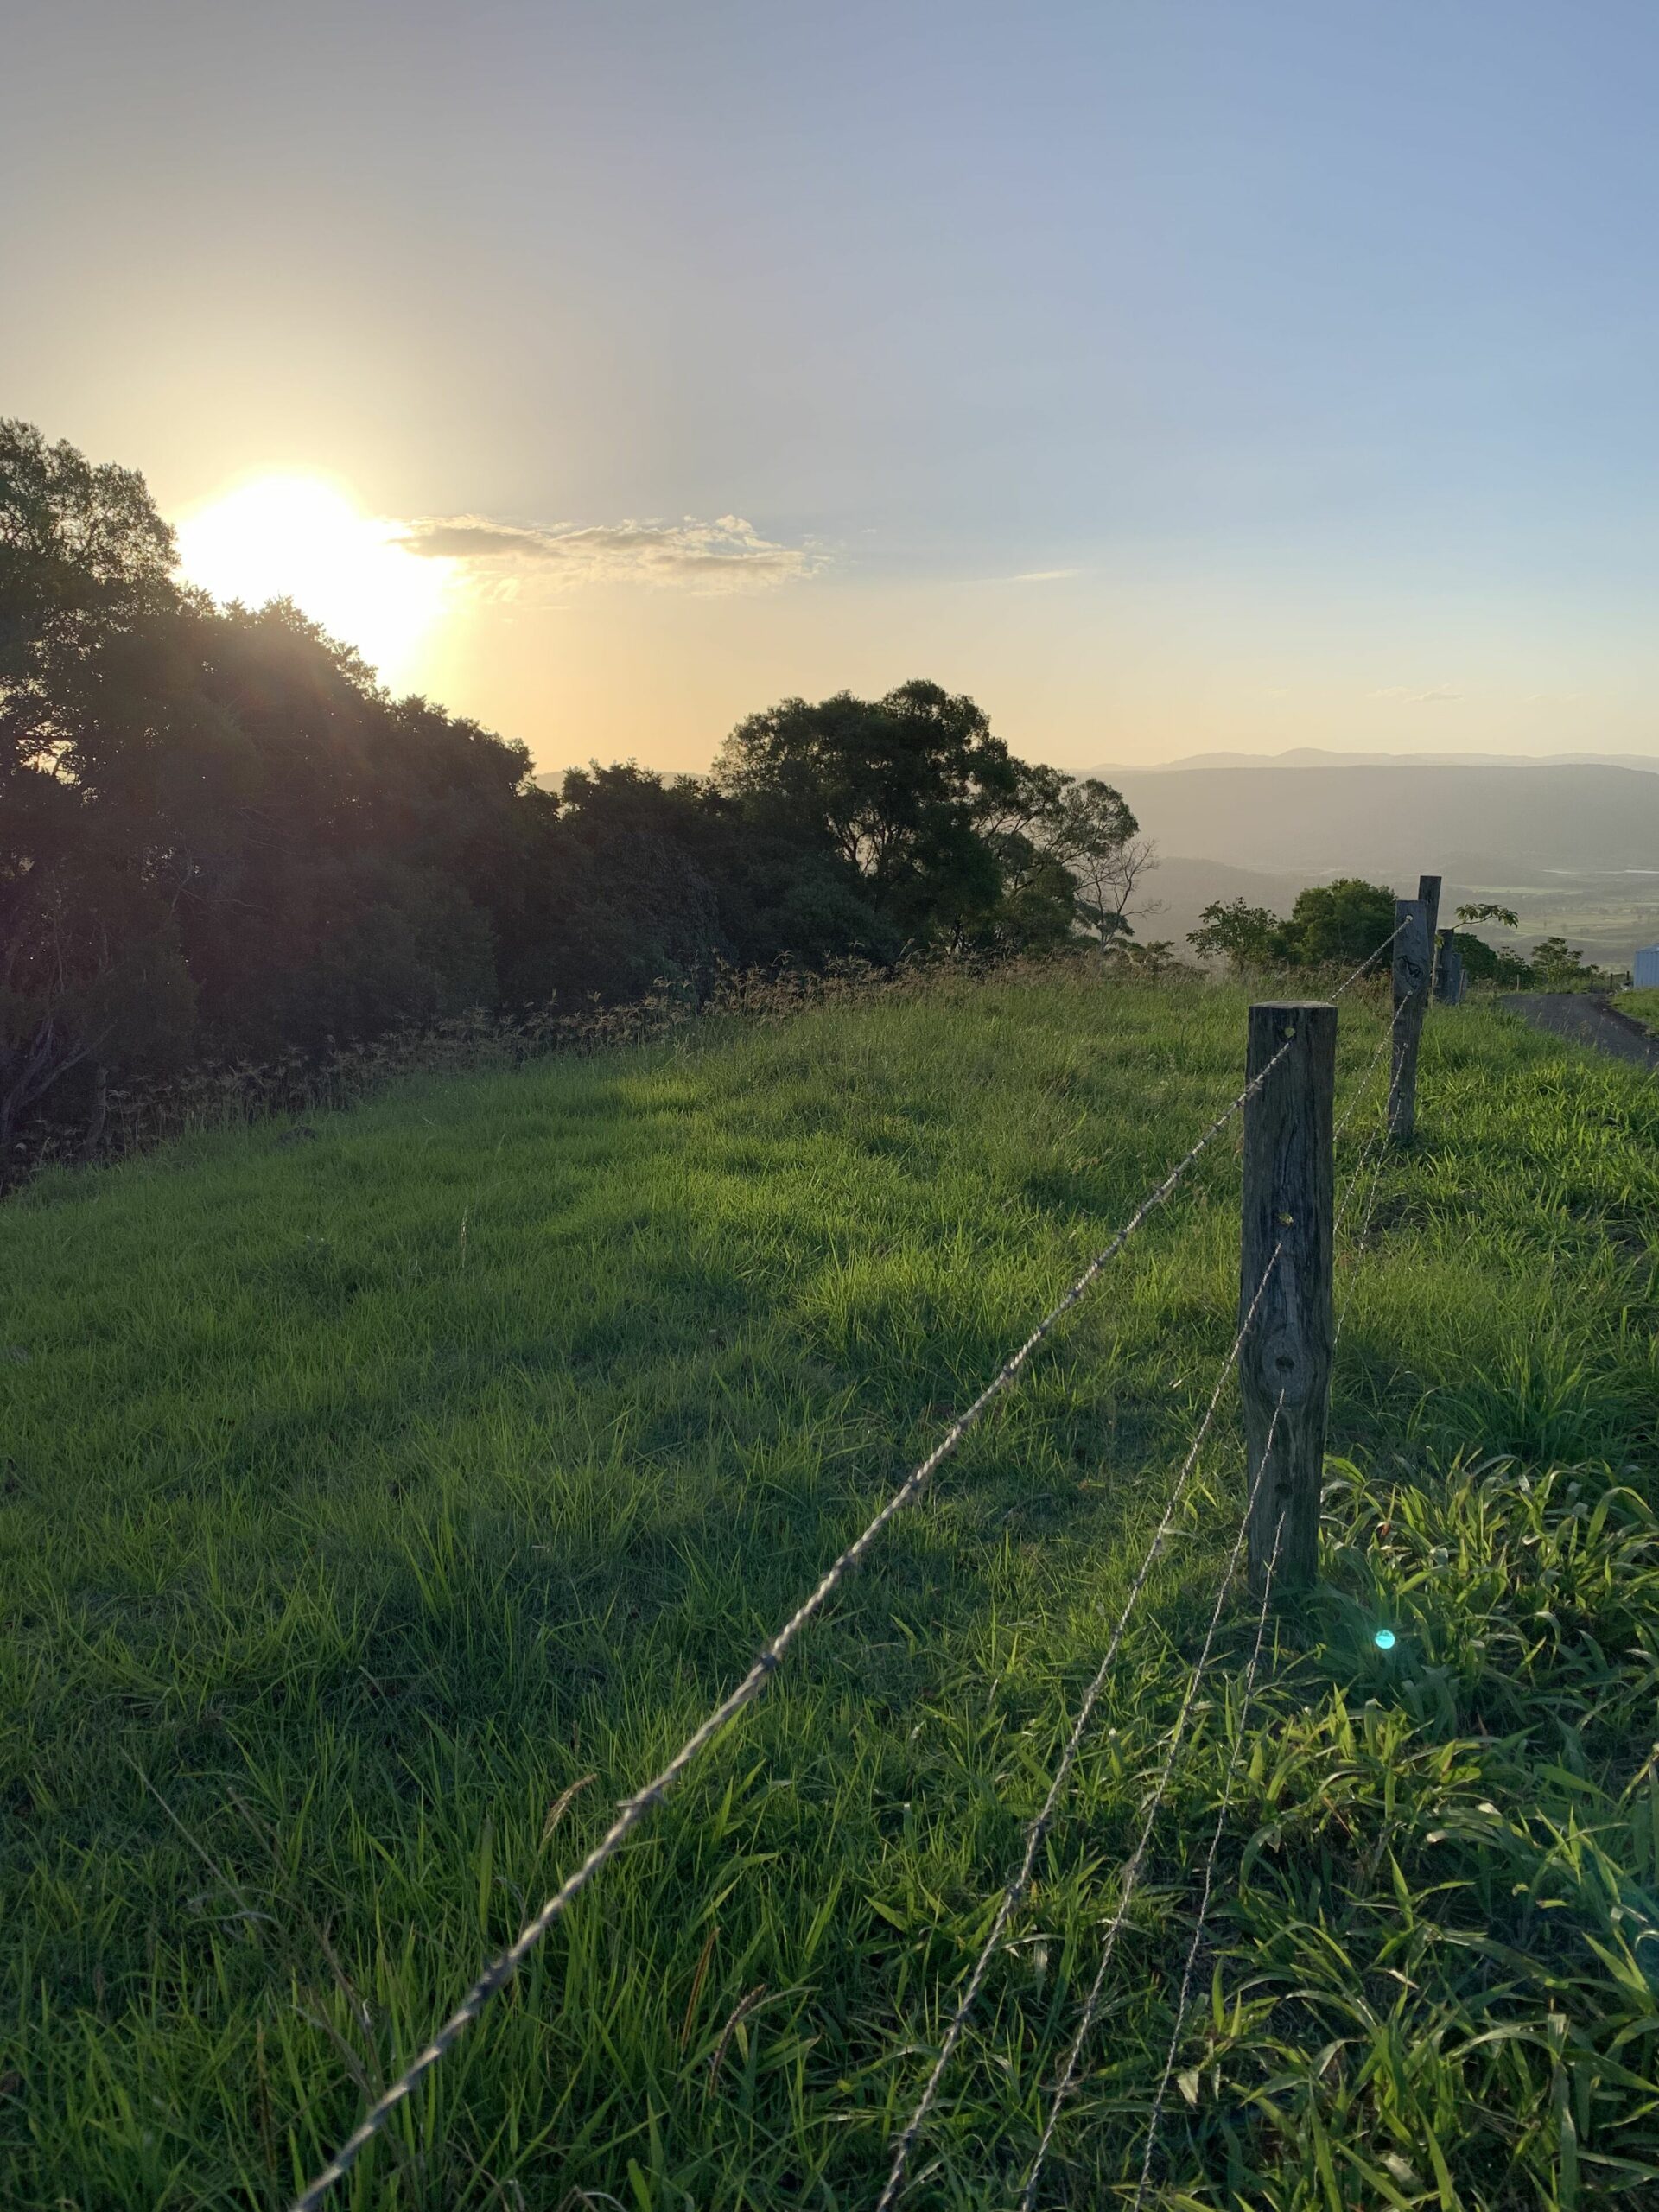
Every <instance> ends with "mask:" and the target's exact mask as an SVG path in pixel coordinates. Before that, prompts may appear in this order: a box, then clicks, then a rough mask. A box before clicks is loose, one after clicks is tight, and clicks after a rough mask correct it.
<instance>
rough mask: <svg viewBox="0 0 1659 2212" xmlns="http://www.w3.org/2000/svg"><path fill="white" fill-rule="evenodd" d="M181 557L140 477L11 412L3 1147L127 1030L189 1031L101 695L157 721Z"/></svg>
mask: <svg viewBox="0 0 1659 2212" xmlns="http://www.w3.org/2000/svg"><path fill="white" fill-rule="evenodd" d="M173 553H174V548H173V537H172V533H171V531H169V530H168V527H167V524H165V523H164V522H163V521H162V518H161V516H160V515H159V513H158V512H156V507H155V505H154V503H153V501H152V500H151V499H150V497H149V492H148V490H147V489H146V488H145V486H144V482H143V478H142V477H141V476H139V475H138V474H137V473H136V472H135V471H133V470H130V469H123V468H118V467H112V466H108V465H105V466H103V467H94V466H93V465H92V463H90V462H89V461H86V459H85V458H84V457H83V456H82V455H81V454H79V453H77V452H76V451H75V449H74V448H73V447H72V446H68V445H63V444H59V445H55V446H54V445H48V443H47V442H46V440H45V439H44V438H43V437H42V436H41V434H40V432H39V431H38V430H36V429H33V428H32V427H31V426H30V425H29V424H28V423H16V422H9V421H8V422H0V1144H6V1145H9V1144H10V1141H11V1140H12V1137H13V1135H14V1133H15V1131H16V1128H17V1126H18V1124H19V1122H21V1120H22V1118H23V1117H24V1116H27V1115H29V1114H30V1113H33V1112H36V1111H39V1110H41V1109H42V1107H43V1106H44V1104H45V1103H46V1102H47V1100H48V1097H49V1096H51V1095H52V1094H53V1093H54V1092H56V1091H58V1090H59V1089H60V1085H62V1084H64V1082H65V1080H66V1078H69V1077H73V1075H74V1074H75V1072H76V1071H78V1070H80V1069H82V1068H83V1067H89V1066H90V1065H91V1064H92V1063H93V1062H95V1061H97V1060H98V1059H99V1058H101V1057H102V1056H104V1055H105V1054H106V1053H108V1052H111V1051H112V1050H114V1049H116V1047H117V1046H118V1043H119V1041H120V1039H121V1038H122V1036H123V1034H125V1035H126V1038H127V1041H128V1044H129V1046H134V1045H135V1044H137V1043H139V1042H141V1041H143V1040H142V1039H139V1037H138V1036H137V1031H140V1030H145V1029H147V1031H148V1043H149V1045H150V1046H156V1044H158V1043H159V1041H160V1040H161V1039H166V1038H170V1037H175V1036H177V1035H178V1034H179V1033H181V1031H182V1030H184V1029H188V1002H189V998H190V993H189V990H188V977H187V976H185V974H184V972H183V967H182V961H181V955H180V952H179V948H178V945H177V940H176V933H175V931H174V929H173V925H172V918H171V916H170V914H169V912H168V908H167V906H166V904H165V901H164V900H163V899H162V898H161V897H160V895H159V894H158V893H157V892H156V887H155V886H154V885H153V884H152V883H151V882H150V881H149V878H148V876H147V874H146V872H145V870H144V868H143V865H142V861H139V860H137V857H136V856H135V855H134V854H133V853H132V852H131V850H130V846H129V842H128V841H127V840H126V838H125V837H124V835H123V833H122V828H121V825H120V823H119V822H118V819H117V817H116V812H115V810H113V809H112V808H111V806H110V805H108V804H105V795H104V793H103V791H102V790H101V788H100V781H99V765H100V737H101V735H102V733H103V731H104V728H105V722H106V721H107V719H108V717H107V716H101V715H100V714H99V702H105V703H106V704H108V703H110V702H115V701H117V700H118V701H119V702H120V709H121V711H120V714H119V716H118V719H120V720H121V721H124V723H125V725H126V727H127V728H128V731H129V735H130V739H132V740H134V741H137V742H140V743H142V742H143V741H145V739H146V738H147V737H148V734H149V731H150V730H151V728H152V727H153V722H154V716H153V715H152V714H151V712H150V711H149V709H150V703H151V702H150V700H149V696H148V694H149V689H150V688H151V687H150V685H149V683H148V682H147V680H146V679H147V678H153V677H157V676H158V675H159V676H161V677H162V679H163V681H165V677H166V676H167V674H168V673H169V671H167V670H166V667H165V661H166V655H165V652H164V650H161V648H160V639H161V633H162V632H164V629H165V626H166V624H167V623H168V620H170V618H171V617H172V616H173V614H174V613H175V610H176V608H177V607H178V606H179V604H180V603H181V602H180V597H179V594H178V593H177V592H176V591H175V588H174V587H173V585H172V583H171V582H170V581H169V576H168V571H169V570H170V569H171V567H172V564H173ZM141 994H142V998H144V999H147V1000H148V1001H149V1008H150V1016H149V1019H148V1020H147V1021H146V1020H145V1019H144V1018H143V1016H142V1015H141V1014H140V1010H139V1009H140V1005H141V1003H142V1000H141Z"/></svg>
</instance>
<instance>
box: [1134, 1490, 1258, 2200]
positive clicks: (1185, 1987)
mask: <svg viewBox="0 0 1659 2212" xmlns="http://www.w3.org/2000/svg"><path fill="white" fill-rule="evenodd" d="M1284 1533H1285V1522H1284V1516H1283V1515H1282V1514H1281V1516H1280V1518H1279V1525H1278V1527H1277V1528H1276V1529H1274V1535H1273V1550H1272V1552H1271V1553H1270V1554H1269V1555H1268V1571H1267V1573H1266V1576H1265V1577H1264V1579H1263V1583H1262V1610H1261V1611H1260V1612H1259V1613H1258V1614H1257V1616H1256V1622H1255V1643H1254V1644H1253V1645H1252V1646H1251V1649H1250V1659H1249V1666H1248V1667H1246V1669H1245V1670H1244V1688H1243V1695H1242V1696H1241V1698H1240V1700H1239V1707H1238V1726H1237V1729H1236V1733H1235V1735H1234V1738H1233V1750H1232V1756H1231V1758H1230V1759H1229V1760H1228V1762H1227V1778H1226V1780H1225V1782H1224V1784H1223V1785H1222V1792H1221V1805H1220V1808H1219V1809H1218V1810H1217V1814H1216V1825H1215V1829H1214V1832H1213V1833H1212V1834H1211V1838H1210V1852H1209V1856H1208V1857H1207V1858H1206V1859H1205V1862H1204V1887H1203V1889H1202V1891H1201V1892H1200V1894H1199V1897H1198V1916H1197V1918H1196V1919H1195V1920H1194V1921H1193V1923H1192V1940H1191V1942H1189V1943H1188V1944H1187V1947H1186V1963H1185V1966H1184V1967H1183V1968H1182V1969H1181V1993H1180V1996H1179V1999H1177V2001H1176V2005H1175V2024H1174V2026H1173V2028H1172V2029H1171V2030H1170V2035H1169V2048H1168V2050H1166V2052H1165V2053H1164V2071H1163V2076H1162V2078H1161V2080H1160V2082H1159V2084H1158V2094H1157V2095H1156V2096H1155V2097H1154V2099H1153V2103H1152V2115H1151V2117H1150V2119H1149V2120H1147V2147H1146V2151H1145V2152H1144V2154H1143V2156H1142V2158H1141V2178H1140V2180H1139V2181H1138V2182H1137V2183H1135V2202H1134V2204H1133V2206H1132V2207H1131V2208H1130V2212H1141V2206H1142V2205H1143V2204H1144V2203H1145V2202H1146V2196H1147V2187H1148V2185H1149V2184H1150V2183H1151V2180H1152V2158H1153V2152H1154V2150H1155V2149H1156V2148H1157V2144H1158V2129H1159V2126H1160V2122H1161V2121H1162V2119H1163V2112H1164V2100H1165V2099H1166V2097H1167V2096H1168V2094H1169V2082H1170V2076H1171V2075H1173V2073H1174V2071H1175V2061H1176V2058H1177V2057H1178V2056H1179V2052H1180V2047H1181V2038H1182V2037H1183V2036H1184V2035H1185V2032H1186V2023H1187V2016H1188V2014H1189V2012H1190V2011H1191V2009H1192V1975H1193V1972H1194V1970H1195V1968H1196V1967H1197V1965H1198V1949H1199V1947H1200V1945H1201V1944H1202V1942H1203V1941H1204V1930H1205V1923H1206V1921H1207V1920H1208V1919H1209V1916H1210V1900H1211V1897H1212V1896H1213V1895H1214V1893H1215V1883H1216V1859H1217V1856H1218V1854H1219V1853H1220V1850H1221V1839H1222V1835H1223V1833H1224V1830H1225V1828H1226V1826H1227V1815H1228V1814H1229V1812H1230V1810H1231V1809H1232V1802H1233V1785H1234V1783H1236V1781H1237V1779H1238V1770H1239V1765H1240V1763H1241V1761H1242V1759H1243V1754H1244V1745H1245V1740H1246V1738H1245V1731H1246V1728H1247V1726H1248V1724H1249V1717H1250V1706H1251V1703H1252V1701H1253V1700H1254V1699H1255V1677H1256V1672H1257V1669H1259V1668H1260V1666H1261V1663H1262V1642H1263V1640H1264V1638H1265V1637H1266V1635H1267V1628H1268V1605H1269V1604H1270V1603H1271V1601H1272V1598H1273V1578H1274V1572H1275V1570H1276V1569H1277V1567H1278V1565H1279V1547H1280V1545H1281V1542H1282V1541H1283V1538H1284Z"/></svg>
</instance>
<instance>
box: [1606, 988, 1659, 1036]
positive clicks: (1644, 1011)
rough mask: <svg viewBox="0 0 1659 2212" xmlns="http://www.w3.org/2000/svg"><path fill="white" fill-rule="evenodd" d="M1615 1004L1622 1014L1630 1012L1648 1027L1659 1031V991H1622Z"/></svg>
mask: <svg viewBox="0 0 1659 2212" xmlns="http://www.w3.org/2000/svg"><path fill="white" fill-rule="evenodd" d="M1613 1004H1614V1005H1615V1006H1616V1007H1618V1010H1619V1012H1620V1013H1621V1014H1630V1015H1631V1016H1632V1017H1633V1018H1634V1019H1635V1020H1637V1021H1639V1022H1642V1023H1643V1025H1644V1026H1645V1027H1647V1028H1648V1029H1649V1030H1651V1031H1654V1032H1656V1033H1659V991H1656V990H1640V991H1621V992H1620V993H1619V994H1618V997H1617V998H1616V999H1615V1000H1614V1001H1613Z"/></svg>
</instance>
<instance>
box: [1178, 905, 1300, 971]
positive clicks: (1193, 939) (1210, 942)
mask: <svg viewBox="0 0 1659 2212" xmlns="http://www.w3.org/2000/svg"><path fill="white" fill-rule="evenodd" d="M1283 927H1284V924H1283V922H1282V921H1281V918H1280V917H1279V916H1278V915H1277V914H1275V913H1274V912H1272V910H1271V909H1270V908H1268V907H1267V906H1251V905H1250V904H1249V900H1248V899H1228V900H1226V901H1225V902H1224V901H1223V900H1221V899H1212V900H1211V903H1210V905H1209V906H1206V907H1205V909H1204V912H1202V914H1200V916H1199V917H1198V928H1197V929H1195V930H1189V931H1187V933H1186V941H1187V943H1188V944H1190V945H1191V946H1192V950H1194V951H1195V952H1197V953H1198V954H1200V955H1201V956H1202V957H1204V958H1205V959H1224V960H1225V961H1226V962H1227V963H1229V965H1230V967H1231V968H1232V969H1234V970H1235V972H1236V973H1238V974H1241V975H1243V974H1245V973H1248V972H1249V970H1250V969H1255V968H1265V967H1267V966H1268V963H1270V962H1271V960H1272V959H1273V957H1274V947H1275V945H1276V944H1277V941H1278V937H1279V932H1280V931H1281V930H1282V929H1283Z"/></svg>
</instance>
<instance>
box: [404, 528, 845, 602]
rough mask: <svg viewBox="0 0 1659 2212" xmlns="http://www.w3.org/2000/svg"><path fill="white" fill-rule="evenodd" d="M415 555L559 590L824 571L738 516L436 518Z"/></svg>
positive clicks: (703, 583) (767, 580)
mask: <svg viewBox="0 0 1659 2212" xmlns="http://www.w3.org/2000/svg"><path fill="white" fill-rule="evenodd" d="M402 543H404V546H405V547H406V548H407V549H408V550H409V551H410V552H411V553H419V554H423V555H425V556H428V557H429V558H431V559H435V560H446V561H459V562H463V563H466V564H467V566H468V567H469V568H472V569H475V570H477V571H478V572H480V574H481V575H485V576H487V577H499V578H506V577H513V578H528V577H531V576H537V577H544V578H545V579H546V580H547V581H548V582H550V583H553V584H567V583H569V584H591V583H646V584H669V585H679V586H682V587H689V588H691V589H693V590H697V591H705V592H724V591H747V590H753V589H755V588H764V587H766V586H769V585H772V584H781V583H789V582H792V581H793V580H794V579H796V578H797V577H800V576H809V575H812V574H813V573H814V571H815V570H816V569H818V568H820V567H822V565H823V558H822V556H821V555H819V554H818V553H817V552H816V551H814V550H812V549H811V548H810V547H808V546H798V545H779V544H776V543H773V542H772V539H770V538H766V537H761V536H760V533H759V532H758V531H756V530H755V529H754V528H753V525H752V524H749V523H747V522H745V521H744V520H743V518H742V517H741V515H721V517H720V518H719V519H718V521H715V522H697V521H696V520H695V519H693V518H691V517H690V516H687V517H685V518H683V520H681V521H679V522H616V523H586V524H584V523H553V524H520V523H506V522H496V521H494V520H493V519H492V518H490V517H489V516H487V515H448V516H442V515H434V516H425V517H423V518H421V519H420V520H419V521H416V522H412V523H410V524H409V525H408V528H407V530H406V531H405V532H404V537H403V539H402Z"/></svg>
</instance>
